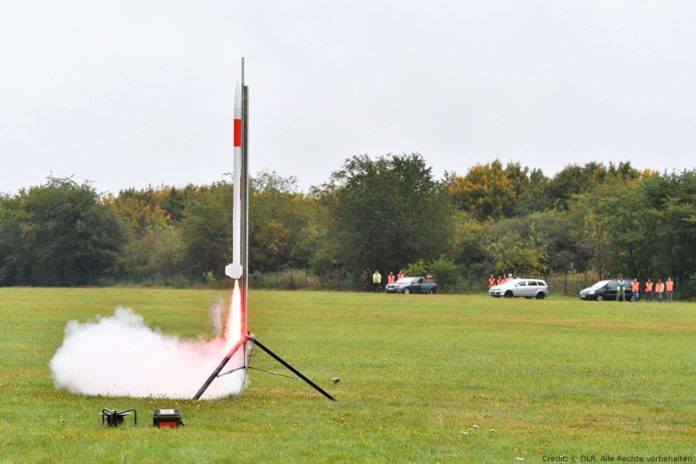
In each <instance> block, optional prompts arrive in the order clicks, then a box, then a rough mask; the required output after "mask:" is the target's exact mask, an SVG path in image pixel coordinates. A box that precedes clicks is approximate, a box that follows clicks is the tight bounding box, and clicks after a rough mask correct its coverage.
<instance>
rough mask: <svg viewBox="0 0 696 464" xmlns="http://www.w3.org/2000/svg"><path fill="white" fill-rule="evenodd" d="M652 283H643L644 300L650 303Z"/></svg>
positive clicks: (650, 281) (648, 281)
mask: <svg viewBox="0 0 696 464" xmlns="http://www.w3.org/2000/svg"><path fill="white" fill-rule="evenodd" d="M652 294H653V281H652V280H650V279H648V280H647V281H646V282H645V300H646V301H650V302H652Z"/></svg>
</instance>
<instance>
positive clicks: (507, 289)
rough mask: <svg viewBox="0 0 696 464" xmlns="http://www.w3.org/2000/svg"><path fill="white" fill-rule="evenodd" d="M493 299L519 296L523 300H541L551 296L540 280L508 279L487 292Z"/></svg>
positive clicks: (544, 283) (543, 282)
mask: <svg viewBox="0 0 696 464" xmlns="http://www.w3.org/2000/svg"><path fill="white" fill-rule="evenodd" d="M488 294H489V295H490V296H494V297H498V298H499V297H501V296H504V297H508V298H512V297H513V296H521V297H524V298H538V299H540V300H541V299H543V298H546V297H547V296H549V295H550V294H551V290H550V289H549V286H548V285H546V282H545V281H543V280H541V279H510V280H508V281H507V282H505V283H503V284H501V285H494V286H492V287H491V288H490V289H489V290H488Z"/></svg>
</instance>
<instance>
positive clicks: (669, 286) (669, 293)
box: [665, 277, 674, 303]
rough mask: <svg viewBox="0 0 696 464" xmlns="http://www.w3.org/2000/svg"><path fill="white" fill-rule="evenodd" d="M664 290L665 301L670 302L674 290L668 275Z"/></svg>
mask: <svg viewBox="0 0 696 464" xmlns="http://www.w3.org/2000/svg"><path fill="white" fill-rule="evenodd" d="M665 291H666V292H667V302H669V303H671V302H672V293H673V292H674V282H672V278H671V277H668V278H667V282H665Z"/></svg>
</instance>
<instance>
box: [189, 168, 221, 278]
mask: <svg viewBox="0 0 696 464" xmlns="http://www.w3.org/2000/svg"><path fill="white" fill-rule="evenodd" d="M181 232H182V240H183V250H184V252H183V255H184V259H185V262H186V263H187V267H188V271H189V273H190V274H191V275H193V276H201V275H203V274H204V273H206V272H209V271H213V273H214V275H215V276H216V277H221V276H223V275H224V270H225V266H226V265H227V264H229V263H230V262H231V261H232V184H229V183H227V182H217V183H215V184H213V185H212V186H210V187H209V188H205V189H201V190H200V191H199V192H198V193H197V194H196V195H195V196H193V197H192V198H191V199H190V200H189V203H188V204H187V205H186V208H185V209H184V217H183V219H182V221H181Z"/></svg>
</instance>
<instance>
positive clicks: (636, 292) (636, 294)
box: [631, 277, 640, 302]
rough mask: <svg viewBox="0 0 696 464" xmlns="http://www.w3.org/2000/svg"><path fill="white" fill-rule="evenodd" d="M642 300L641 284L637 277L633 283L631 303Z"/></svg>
mask: <svg viewBox="0 0 696 464" xmlns="http://www.w3.org/2000/svg"><path fill="white" fill-rule="evenodd" d="M639 299H640V282H638V279H636V278H635V277H634V278H633V280H632V281H631V301H634V302H635V301H638V300H639Z"/></svg>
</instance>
